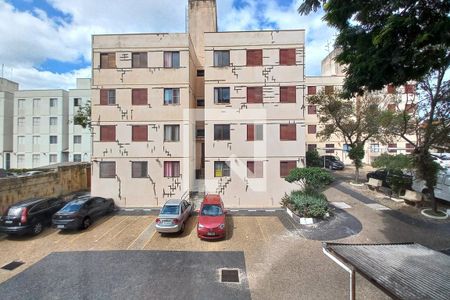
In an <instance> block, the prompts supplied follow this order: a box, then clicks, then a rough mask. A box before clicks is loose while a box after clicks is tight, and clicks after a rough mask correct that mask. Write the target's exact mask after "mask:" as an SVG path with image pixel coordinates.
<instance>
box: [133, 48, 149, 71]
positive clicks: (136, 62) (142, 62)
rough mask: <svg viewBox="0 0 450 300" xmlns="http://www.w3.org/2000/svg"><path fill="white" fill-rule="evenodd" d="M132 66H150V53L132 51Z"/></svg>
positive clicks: (136, 67)
mask: <svg viewBox="0 0 450 300" xmlns="http://www.w3.org/2000/svg"><path fill="white" fill-rule="evenodd" d="M131 67H132V68H135V69H138V68H148V53H147V52H133V53H131Z"/></svg>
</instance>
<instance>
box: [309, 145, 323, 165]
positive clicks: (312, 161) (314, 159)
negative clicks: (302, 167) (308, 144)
mask: <svg viewBox="0 0 450 300" xmlns="http://www.w3.org/2000/svg"><path fill="white" fill-rule="evenodd" d="M322 165H323V163H322V160H321V159H320V156H319V152H317V150H316V149H314V150H308V151H306V166H307V167H320V166H322Z"/></svg>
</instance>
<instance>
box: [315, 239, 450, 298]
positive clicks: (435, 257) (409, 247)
mask: <svg viewBox="0 0 450 300" xmlns="http://www.w3.org/2000/svg"><path fill="white" fill-rule="evenodd" d="M325 251H327V252H328V253H330V254H332V255H333V256H335V257H337V258H338V259H339V260H341V261H342V262H344V263H346V264H348V265H351V266H352V267H353V268H354V269H355V270H356V271H357V272H358V273H360V274H361V275H362V276H364V277H366V278H367V279H368V280H369V281H371V282H372V283H374V284H375V285H376V286H378V287H379V288H380V289H382V290H383V291H384V292H386V293H387V294H388V295H390V296H391V297H393V298H399V299H445V300H447V299H450V256H447V255H445V254H443V253H441V252H438V251H434V250H431V249H429V248H426V247H424V246H422V245H419V244H415V243H408V244H338V243H324V252H325Z"/></svg>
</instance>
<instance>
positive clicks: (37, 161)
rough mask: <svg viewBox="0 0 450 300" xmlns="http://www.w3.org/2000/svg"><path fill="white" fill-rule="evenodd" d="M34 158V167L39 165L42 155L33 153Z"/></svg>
mask: <svg viewBox="0 0 450 300" xmlns="http://www.w3.org/2000/svg"><path fill="white" fill-rule="evenodd" d="M32 160H33V167H35V166H37V165H39V163H40V160H41V156H40V155H39V154H33V156H32Z"/></svg>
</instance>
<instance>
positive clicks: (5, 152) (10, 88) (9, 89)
mask: <svg viewBox="0 0 450 300" xmlns="http://www.w3.org/2000/svg"><path fill="white" fill-rule="evenodd" d="M18 89H19V84H18V83H16V82H13V81H10V80H7V79H5V78H1V77H0V168H2V169H9V168H10V167H11V156H12V152H13V115H14V92H15V91H17V90H18Z"/></svg>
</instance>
